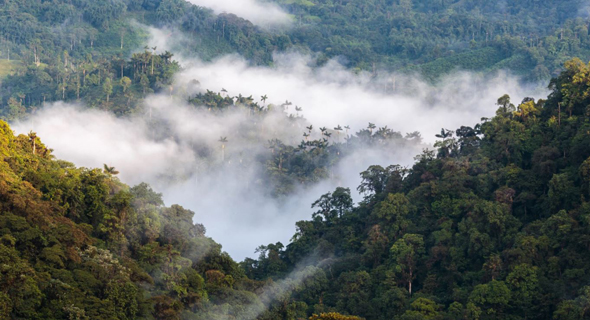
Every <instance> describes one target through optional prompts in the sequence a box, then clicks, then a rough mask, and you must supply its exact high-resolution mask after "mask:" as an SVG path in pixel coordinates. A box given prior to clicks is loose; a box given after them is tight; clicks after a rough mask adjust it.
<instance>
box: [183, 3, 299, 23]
mask: <svg viewBox="0 0 590 320" xmlns="http://www.w3.org/2000/svg"><path fill="white" fill-rule="evenodd" d="M188 1H189V2H190V3H192V4H195V5H198V6H202V7H207V8H211V9H213V11H215V13H218V14H219V13H224V12H225V13H233V14H235V15H237V16H239V17H242V18H244V19H246V20H249V21H250V22H252V23H254V24H256V25H259V26H262V27H271V26H286V25H288V24H289V23H290V21H291V20H290V17H289V15H288V14H287V13H285V12H284V11H283V10H282V9H281V8H280V7H279V6H277V5H276V4H274V3H269V2H261V1H258V0H188Z"/></svg>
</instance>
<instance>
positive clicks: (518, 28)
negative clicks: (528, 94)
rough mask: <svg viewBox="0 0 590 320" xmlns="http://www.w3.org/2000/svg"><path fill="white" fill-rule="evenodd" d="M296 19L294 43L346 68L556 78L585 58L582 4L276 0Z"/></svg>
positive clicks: (585, 22) (433, 74) (473, 0)
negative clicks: (341, 59)
mask: <svg viewBox="0 0 590 320" xmlns="http://www.w3.org/2000/svg"><path fill="white" fill-rule="evenodd" d="M276 2H278V3H282V4H283V5H284V7H285V8H287V10H288V11H289V12H290V13H292V14H293V15H294V16H295V17H296V18H297V23H296V25H297V27H295V28H294V30H293V31H292V32H291V34H290V37H291V40H292V42H293V43H296V44H302V45H305V46H308V47H309V48H310V49H311V50H313V51H316V52H321V53H322V56H323V58H324V59H328V58H332V57H338V56H343V57H345V58H346V60H347V61H346V62H347V64H348V65H349V66H351V67H358V68H363V69H367V70H372V68H373V67H372V64H373V63H375V64H377V67H379V68H383V67H385V68H390V69H391V68H396V69H406V70H415V71H420V72H421V73H422V74H424V75H425V76H427V77H429V78H437V77H439V76H440V75H441V74H444V73H447V72H449V71H451V70H454V69H467V70H481V71H489V70H499V69H507V70H510V71H512V72H514V73H517V74H520V75H524V76H525V77H526V78H527V79H529V80H546V79H547V78H548V77H549V76H556V75H557V73H556V72H557V71H558V70H560V69H561V67H562V65H563V63H564V62H565V61H566V60H568V59H570V58H571V57H575V56H577V57H580V58H584V60H587V59H588V58H589V57H590V56H589V54H590V51H589V49H590V47H589V44H590V43H589V38H588V19H587V17H588V15H587V12H585V10H587V7H586V6H587V4H586V3H585V2H584V1H580V0H568V1H541V2H539V1H479V0H469V1H458V0H449V1H440V0H426V1H412V0H370V1H363V0H349V1H292V0H276Z"/></svg>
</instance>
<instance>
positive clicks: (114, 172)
mask: <svg viewBox="0 0 590 320" xmlns="http://www.w3.org/2000/svg"><path fill="white" fill-rule="evenodd" d="M103 172H104V173H106V174H108V175H113V176H115V175H118V174H119V171H117V170H115V167H109V166H107V165H106V163H105V164H104V168H103Z"/></svg>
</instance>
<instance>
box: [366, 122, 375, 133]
mask: <svg viewBox="0 0 590 320" xmlns="http://www.w3.org/2000/svg"><path fill="white" fill-rule="evenodd" d="M367 128H368V129H369V131H370V132H371V135H373V129H375V128H377V126H375V124H374V123H370V122H369V126H368V127H367Z"/></svg>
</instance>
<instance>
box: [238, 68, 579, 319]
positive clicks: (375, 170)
mask: <svg viewBox="0 0 590 320" xmlns="http://www.w3.org/2000/svg"><path fill="white" fill-rule="evenodd" d="M587 69H588V66H587V65H585V64H583V63H580V62H579V61H577V60H574V61H571V62H569V63H567V64H566V70H565V71H564V72H563V73H562V74H561V75H560V76H559V77H557V78H556V79H554V80H552V81H551V87H550V88H551V89H552V93H551V94H550V95H549V97H548V99H547V100H546V101H545V100H538V101H535V100H533V99H532V98H526V99H524V101H523V102H522V103H520V104H518V105H514V104H513V103H512V102H511V100H510V97H509V96H507V95H505V96H502V97H500V99H498V101H497V106H498V111H497V112H496V116H495V117H494V118H492V119H483V123H481V124H478V125H476V126H475V127H474V128H470V127H461V128H459V129H458V130H456V131H450V130H444V129H443V130H442V132H441V134H439V135H437V137H438V138H439V141H438V143H437V144H436V147H437V148H438V150H436V152H435V151H426V152H424V154H422V155H420V156H418V157H416V160H417V161H416V163H415V164H414V165H413V166H412V167H411V168H409V169H402V168H400V167H397V166H390V167H387V168H383V167H380V166H371V167H370V168H368V170H366V171H365V172H362V173H361V178H362V182H361V185H360V186H359V189H358V190H359V191H360V192H362V193H364V194H365V197H364V200H363V201H361V202H360V203H359V204H358V205H356V206H352V207H351V206H349V205H346V206H345V208H346V209H345V210H338V208H339V206H338V205H337V204H336V203H335V202H334V201H336V199H338V197H336V196H335V195H337V194H342V192H343V190H342V189H337V190H336V191H335V192H334V193H328V194H326V195H323V196H322V197H321V198H320V199H319V200H318V201H317V202H316V206H317V207H318V208H320V210H319V211H318V212H317V213H316V214H315V217H314V219H313V220H311V221H300V222H298V223H297V228H298V229H297V233H296V234H295V235H294V237H293V238H292V240H291V243H289V244H288V245H286V246H282V245H281V246H277V247H273V253H272V256H273V257H274V259H273V265H276V266H280V267H279V268H275V269H272V268H264V267H263V266H265V264H264V263H267V259H268V258H267V257H266V256H264V257H262V256H261V257H260V259H259V260H252V259H250V260H249V261H248V263H247V264H243V267H244V268H245V270H246V272H247V274H248V275H255V277H256V278H258V279H264V278H265V277H275V276H280V275H283V274H288V273H289V271H290V270H293V269H294V268H296V266H298V265H299V264H301V263H309V261H310V260H311V261H314V262H316V263H317V265H318V266H319V267H321V268H323V269H324V270H325V274H326V277H327V285H324V286H322V287H321V288H322V289H321V293H319V294H316V295H315V296H314V295H313V294H307V293H306V292H305V290H304V291H303V292H301V293H298V294H296V295H292V296H291V299H290V300H289V301H288V303H295V302H303V303H305V304H307V305H309V306H313V307H310V308H309V311H308V314H310V313H313V312H315V313H318V311H319V312H323V311H331V310H334V311H340V312H347V313H350V314H356V315H358V316H362V317H365V318H366V319H549V318H553V319H586V318H588V316H589V315H590V314H589V313H588V312H587V310H590V308H589V307H588V306H590V303H589V301H590V300H589V299H588V297H589V296H590V290H588V287H587V286H586V284H587V283H588V281H590V272H589V271H588V265H590V260H589V259H590V256H588V255H587V254H586V253H587V251H588V248H590V238H589V237H588V235H587V233H588V231H589V230H590V229H589V226H590V224H589V221H590V220H589V219H588V217H589V216H590V214H589V212H590V210H589V208H590V206H589V202H588V201H589V194H588V190H589V187H588V181H589V180H588V171H589V169H588V161H589V160H588V159H589V157H590V149H588V145H590V144H586V145H585V146H582V145H581V144H582V143H587V140H586V139H587V138H586V137H587V136H588V133H589V132H590V131H589V130H590V129H589V127H588V125H587V124H588V121H589V120H588V117H589V116H590V113H588V105H590V95H588V94H587V92H590V91H589V90H590V81H587V79H586V78H588V74H589V73H588V70H587ZM582 141H584V142H582ZM435 154H436V156H435ZM338 203H339V202H338ZM343 203H347V202H346V201H344V202H343ZM326 217H329V219H327V218H326ZM318 296H319V297H320V299H318V298H317V297H318ZM316 310H318V311H316Z"/></svg>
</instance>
